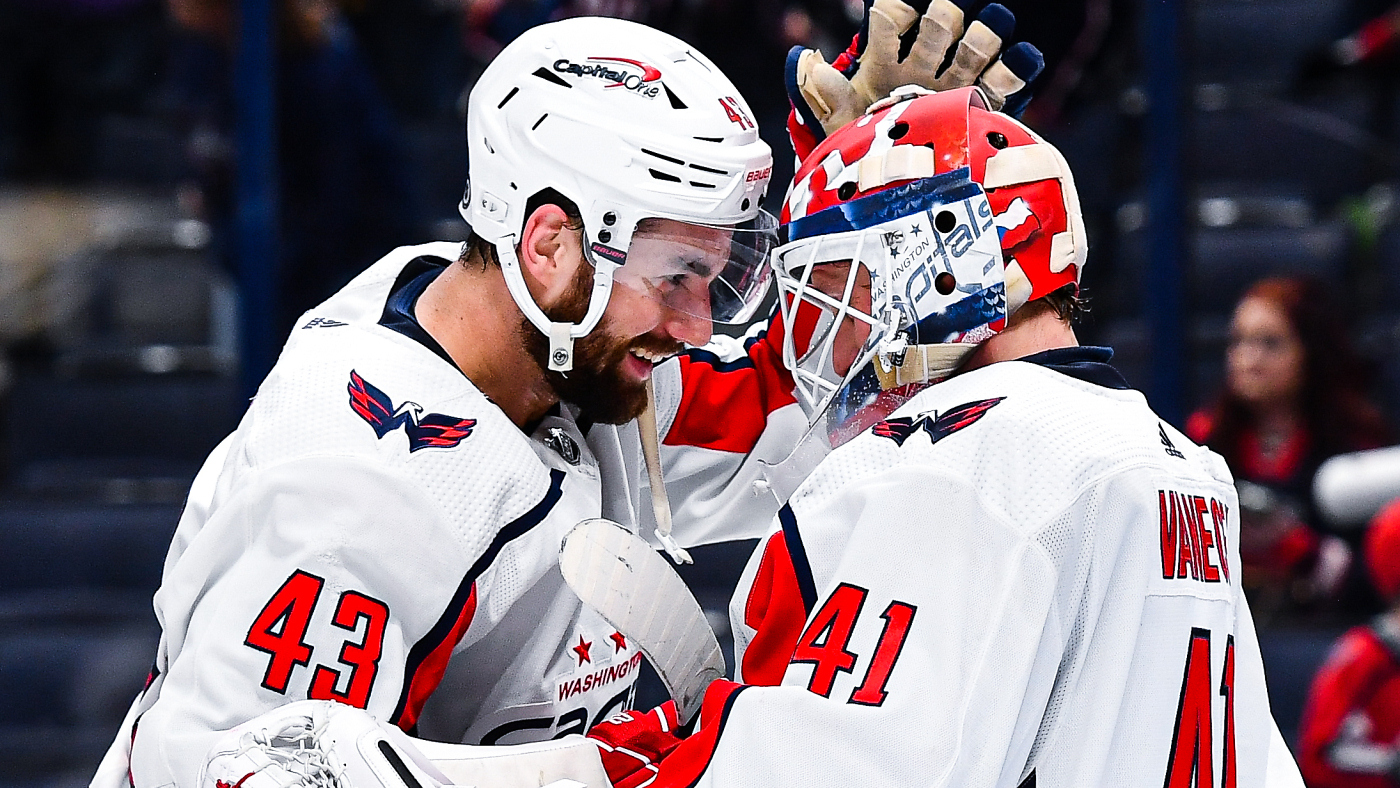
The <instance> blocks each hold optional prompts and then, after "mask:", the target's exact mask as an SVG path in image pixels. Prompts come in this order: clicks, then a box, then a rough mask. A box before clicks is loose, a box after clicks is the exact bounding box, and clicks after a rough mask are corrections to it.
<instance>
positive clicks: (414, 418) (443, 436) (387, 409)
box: [346, 369, 476, 453]
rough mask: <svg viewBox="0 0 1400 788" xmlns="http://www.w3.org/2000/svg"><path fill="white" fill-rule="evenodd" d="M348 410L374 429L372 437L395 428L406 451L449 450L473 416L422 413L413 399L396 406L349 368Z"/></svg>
mask: <svg viewBox="0 0 1400 788" xmlns="http://www.w3.org/2000/svg"><path fill="white" fill-rule="evenodd" d="M346 390H347V391H349V392H350V409H351V410H353V411H355V413H356V414H358V415H359V417H360V418H362V419H364V420H365V421H366V422H368V423H369V426H370V427H373V428H374V434H375V436H376V437H379V438H383V437H384V436H385V435H388V434H389V433H391V432H393V431H394V430H396V429H398V428H399V427H403V429H404V432H405V433H407V434H408V450H409V452H410V453H412V452H415V451H418V450H419V449H451V448H454V447H456V446H457V444H459V443H461V442H462V441H463V440H464V439H465V438H466V437H467V436H468V435H471V434H472V428H473V427H475V426H476V419H459V418H457V417H456V416H446V415H443V414H441V413H424V412H423V406H421V405H419V404H418V403H416V402H405V403H403V404H402V405H400V406H398V407H397V408H395V407H394V402H393V400H391V399H389V395H388V394H385V393H384V392H383V391H380V390H379V389H378V388H376V387H375V386H374V384H372V383H370V382H369V381H367V380H365V379H364V378H362V377H360V375H359V373H358V372H356V371H355V370H353V369H352V370H350V385H349V386H347V387H346Z"/></svg>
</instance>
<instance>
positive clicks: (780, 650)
mask: <svg viewBox="0 0 1400 788" xmlns="http://www.w3.org/2000/svg"><path fill="white" fill-rule="evenodd" d="M806 622H807V609H806V607H805V606H804V605H803V604H802V591H801V589H800V587H799V586H798V584H797V572H796V570H795V569H794V568H793V565H792V556H791V555H790V554H789V553H788V547H787V540H786V539H784V538H783V532H782V531H779V532H777V533H775V534H773V535H772V536H770V537H768V544H767V545H766V546H765V547H764V548H763V558H762V560H761V561H760V562H759V565H758V573H757V574H756V575H755V576H754V581H753V587H752V588H750V589H749V597H748V600H747V601H746V602H745V605H744V623H745V624H746V625H747V626H748V627H749V628H750V629H753V630H756V631H757V634H756V635H754V638H753V640H752V641H751V642H750V643H749V646H748V648H746V649H745V650H744V660H743V668H744V670H743V677H744V681H745V682H746V683H748V684H759V685H763V686H777V685H778V684H781V683H782V681H783V673H784V672H785V671H786V670H787V666H788V662H789V661H791V659H792V652H793V649H795V648H796V647H797V639H798V638H799V637H801V636H802V625H803V624H805V623H806Z"/></svg>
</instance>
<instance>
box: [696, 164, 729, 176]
mask: <svg viewBox="0 0 1400 788" xmlns="http://www.w3.org/2000/svg"><path fill="white" fill-rule="evenodd" d="M690 168H691V169H692V170H699V171H701V172H708V173H711V174H714V175H728V174H729V173H727V172H725V171H724V170H717V169H715V168H714V167H706V166H705V165H703V164H692V165H690Z"/></svg>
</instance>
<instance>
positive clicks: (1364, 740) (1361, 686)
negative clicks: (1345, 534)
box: [1298, 500, 1400, 788]
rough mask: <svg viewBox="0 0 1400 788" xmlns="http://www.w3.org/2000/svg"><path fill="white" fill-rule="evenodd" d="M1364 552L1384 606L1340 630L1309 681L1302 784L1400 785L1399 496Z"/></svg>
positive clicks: (1345, 787)
mask: <svg viewBox="0 0 1400 788" xmlns="http://www.w3.org/2000/svg"><path fill="white" fill-rule="evenodd" d="M1365 558H1366V566H1367V569H1369V570H1370V576H1371V581H1372V582H1373V583H1374V584H1375V588H1376V591H1377V592H1378V593H1379V594H1380V595H1381V597H1382V598H1384V599H1385V600H1386V601H1387V602H1388V603H1389V605H1390V608H1389V609H1388V610H1387V611H1386V612H1384V613H1382V614H1381V615H1379V616H1377V617H1376V618H1375V619H1374V620H1373V621H1371V622H1370V623H1369V624H1365V625H1363V626H1358V627H1355V628H1354V629H1352V630H1350V631H1348V632H1347V633H1346V634H1345V635H1343V636H1342V637H1341V639H1340V640H1338V641H1337V643H1336V645H1335V646H1333V647H1332V653H1331V654H1330V655H1329V656H1328V658H1327V661H1326V662H1325V663H1324V664H1323V666H1322V668H1321V669H1319V671H1318V673H1317V677H1316V678H1315V679H1314V680H1313V685H1312V689H1311V691H1310V692H1309V693H1308V700H1307V705H1306V707H1305V708H1304V710H1303V721H1302V725H1301V726H1300V728H1299V735H1298V747H1299V758H1298V765H1299V767H1300V768H1301V769H1302V771H1303V777H1304V779H1305V780H1306V781H1307V783H1308V785H1309V786H1310V788H1400V500H1396V501H1393V502H1391V504H1390V505H1389V506H1387V507H1386V508H1384V509H1382V510H1381V511H1380V513H1379V514H1377V515H1376V516H1375V518H1374V519H1373V520H1372V521H1371V526H1370V528H1369V529H1368V532H1367V534H1366V541H1365Z"/></svg>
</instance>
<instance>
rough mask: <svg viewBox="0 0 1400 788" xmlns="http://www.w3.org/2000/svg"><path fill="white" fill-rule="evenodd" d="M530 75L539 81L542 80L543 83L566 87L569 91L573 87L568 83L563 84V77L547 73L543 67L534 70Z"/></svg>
mask: <svg viewBox="0 0 1400 788" xmlns="http://www.w3.org/2000/svg"><path fill="white" fill-rule="evenodd" d="M532 73H533V74H534V75H535V76H537V77H539V78H540V79H543V80H544V81H545V82H553V83H554V84H556V85H559V86H561V87H566V88H570V89H572V88H573V85H570V84H569V83H567V82H565V81H564V78H563V77H561V76H559V75H558V74H554V73H551V72H549V71H547V70H546V69H545V68H544V66H540V67H539V68H537V69H535V70H534V71H533V72H532Z"/></svg>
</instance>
